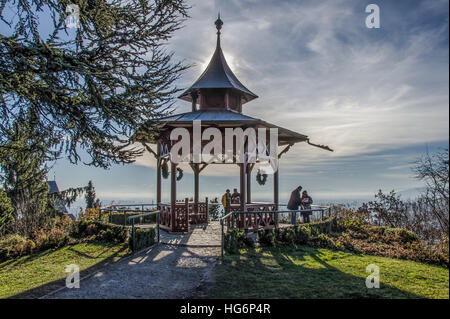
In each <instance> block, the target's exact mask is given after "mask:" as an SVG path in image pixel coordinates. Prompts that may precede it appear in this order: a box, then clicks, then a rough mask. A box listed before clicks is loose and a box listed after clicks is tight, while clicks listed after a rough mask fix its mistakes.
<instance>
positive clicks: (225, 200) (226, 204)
mask: <svg viewBox="0 0 450 319" xmlns="http://www.w3.org/2000/svg"><path fill="white" fill-rule="evenodd" d="M222 205H223V208H224V209H225V214H228V213H229V212H230V207H231V193H230V190H229V189H227V190H226V192H225V194H223V195H222Z"/></svg>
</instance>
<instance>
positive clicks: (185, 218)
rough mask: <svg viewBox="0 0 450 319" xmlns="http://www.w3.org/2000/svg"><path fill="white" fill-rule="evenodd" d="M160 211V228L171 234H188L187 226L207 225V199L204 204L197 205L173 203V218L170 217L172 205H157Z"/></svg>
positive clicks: (187, 202)
mask: <svg viewBox="0 0 450 319" xmlns="http://www.w3.org/2000/svg"><path fill="white" fill-rule="evenodd" d="M159 209H160V211H161V228H163V229H165V230H168V231H173V232H189V224H203V223H207V222H208V219H209V214H208V211H209V205H208V198H206V200H205V202H199V203H197V204H195V203H193V202H189V200H188V199H187V198H186V199H185V201H184V202H176V203H175V211H174V212H173V213H174V214H175V216H173V215H172V205H171V204H169V203H161V204H159ZM172 224H173V225H172Z"/></svg>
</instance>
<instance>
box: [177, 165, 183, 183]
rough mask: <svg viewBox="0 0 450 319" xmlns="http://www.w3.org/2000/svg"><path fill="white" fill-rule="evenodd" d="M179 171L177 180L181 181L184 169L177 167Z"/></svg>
mask: <svg viewBox="0 0 450 319" xmlns="http://www.w3.org/2000/svg"><path fill="white" fill-rule="evenodd" d="M177 172H178V176H177V181H179V180H180V179H182V178H183V170H182V169H181V168H179V167H177Z"/></svg>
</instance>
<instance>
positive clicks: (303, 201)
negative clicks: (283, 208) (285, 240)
mask: <svg viewBox="0 0 450 319" xmlns="http://www.w3.org/2000/svg"><path fill="white" fill-rule="evenodd" d="M301 191H302V187H301V186H299V187H297V188H296V189H294V190H293V191H292V193H291V197H290V198H289V202H288V204H287V209H289V210H299V207H300V210H306V211H302V212H301V214H302V218H303V222H304V223H309V222H310V218H309V216H311V215H312V211H308V209H311V205H312V203H313V200H312V198H311V196H309V195H308V192H307V191H306V190H305V191H303V192H302V195H301V196H300V192H301ZM296 215H297V212H292V213H291V223H292V224H293V225H295V224H296V222H297V218H296Z"/></svg>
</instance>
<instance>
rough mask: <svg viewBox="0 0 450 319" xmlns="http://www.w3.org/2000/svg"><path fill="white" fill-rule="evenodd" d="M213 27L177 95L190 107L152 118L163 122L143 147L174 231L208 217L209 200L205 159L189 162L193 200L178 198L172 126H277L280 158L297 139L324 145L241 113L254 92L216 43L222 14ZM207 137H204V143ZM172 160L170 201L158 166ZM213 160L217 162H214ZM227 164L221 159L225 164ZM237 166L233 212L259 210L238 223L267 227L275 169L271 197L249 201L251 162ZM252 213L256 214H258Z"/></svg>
mask: <svg viewBox="0 0 450 319" xmlns="http://www.w3.org/2000/svg"><path fill="white" fill-rule="evenodd" d="M215 25H216V28H217V45H216V49H215V52H214V54H213V56H212V58H211V61H210V62H209V65H208V67H207V68H206V70H205V71H204V72H203V73H202V74H201V76H200V77H199V78H198V79H197V81H196V82H195V83H194V84H193V85H192V86H191V87H189V88H188V89H187V90H185V91H184V92H183V93H182V94H181V95H180V96H179V98H180V99H182V100H184V101H188V102H191V104H192V111H191V112H188V113H182V114H175V115H171V116H168V117H164V118H160V119H158V120H156V121H155V120H153V121H152V123H154V122H158V123H159V124H161V129H159V131H158V133H157V134H154V137H153V138H152V140H150V141H145V142H150V143H153V144H156V145H157V149H156V151H153V150H152V149H151V148H150V147H148V146H147V149H148V150H149V151H150V152H152V153H153V155H155V157H156V159H157V178H156V185H157V188H156V189H157V190H156V200H157V204H158V207H159V209H160V211H161V221H160V222H161V227H162V228H163V229H166V230H169V231H172V232H187V231H189V224H195V223H207V222H208V199H207V198H206V199H205V201H204V202H201V201H200V200H199V176H200V173H201V172H202V171H203V169H204V168H205V167H206V166H207V165H209V164H208V163H204V162H201V163H194V162H193V161H192V156H191V162H190V163H189V165H190V166H191V168H192V170H193V173H194V197H193V202H189V201H188V200H187V199H186V200H185V201H183V202H181V203H180V202H179V201H177V186H176V185H177V164H176V163H173V162H172V161H170V148H171V146H172V145H173V143H172V141H170V138H169V137H170V132H171V131H172V130H173V129H175V128H179V127H182V128H185V129H187V130H189V132H190V133H191V135H190V136H191V139H192V133H193V132H192V131H193V123H194V121H201V131H202V133H203V131H204V130H205V129H207V128H208V127H215V128H218V129H219V130H221V132H224V130H225V128H235V127H241V128H242V129H246V128H249V127H252V128H255V129H257V128H266V129H270V128H277V129H278V146H281V147H282V148H281V151H280V152H279V154H278V158H280V157H281V155H282V154H284V153H286V152H287V151H288V150H289V148H290V147H291V146H292V145H294V144H295V143H298V142H307V143H309V144H310V145H313V146H317V147H321V148H325V149H328V150H330V149H329V148H328V147H326V146H322V145H315V144H312V143H310V142H309V139H308V137H307V136H306V135H303V134H299V133H296V132H293V131H290V130H288V129H285V128H283V127H280V126H277V125H274V124H270V123H267V122H265V121H263V120H260V119H257V118H253V117H250V116H247V115H244V114H243V113H242V106H243V104H245V103H247V102H250V101H251V100H253V99H255V98H257V97H258V96H257V95H256V94H254V93H253V92H251V91H250V90H249V89H247V88H246V87H245V86H244V85H243V84H242V83H241V82H240V81H239V80H238V79H237V77H236V76H235V75H234V74H233V72H232V71H231V69H230V67H229V66H228V64H227V62H226V60H225V57H224V55H223V52H222V48H221V45H220V30H221V28H222V25H223V22H222V20H221V19H220V16H219V17H218V19H217V20H216V21H215ZM207 142H208V141H202V145H204V144H206V143H207ZM169 162H170V183H171V188H170V203H163V202H162V201H161V178H162V174H161V171H162V165H165V164H166V163H169ZM214 164H217V163H214ZM223 164H225V163H223ZM234 165H238V166H239V171H240V195H241V201H240V204H238V205H232V207H231V210H233V211H261V213H262V214H260V216H259V219H258V220H257V221H256V220H251V218H252V216H250V215H249V216H243V217H242V226H243V227H244V228H246V225H251V224H255V222H257V223H258V225H261V226H265V227H271V225H273V223H274V217H273V215H274V214H270V212H271V211H275V210H278V205H279V197H278V185H279V182H278V178H279V171H278V170H276V171H275V173H274V174H273V179H274V182H273V202H267V203H255V202H252V200H251V181H250V176H251V172H252V169H253V167H254V165H255V163H234ZM253 216H255V217H254V218H257V217H256V215H253Z"/></svg>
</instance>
